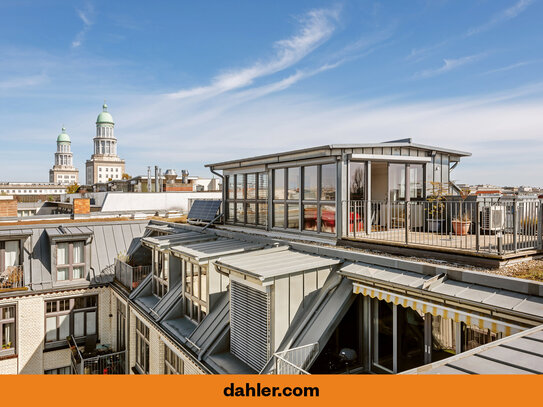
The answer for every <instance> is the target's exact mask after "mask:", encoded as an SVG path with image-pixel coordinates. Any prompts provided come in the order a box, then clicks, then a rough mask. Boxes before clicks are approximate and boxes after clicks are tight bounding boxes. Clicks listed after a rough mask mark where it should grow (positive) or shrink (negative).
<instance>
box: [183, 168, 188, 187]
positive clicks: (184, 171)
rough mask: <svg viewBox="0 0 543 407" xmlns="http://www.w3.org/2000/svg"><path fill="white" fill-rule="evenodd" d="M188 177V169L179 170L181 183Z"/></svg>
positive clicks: (186, 181)
mask: <svg viewBox="0 0 543 407" xmlns="http://www.w3.org/2000/svg"><path fill="white" fill-rule="evenodd" d="M188 177H189V171H188V170H181V182H182V183H183V184H187V183H188Z"/></svg>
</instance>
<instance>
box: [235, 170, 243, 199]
mask: <svg viewBox="0 0 543 407" xmlns="http://www.w3.org/2000/svg"><path fill="white" fill-rule="evenodd" d="M236 199H245V174H237V175H236Z"/></svg>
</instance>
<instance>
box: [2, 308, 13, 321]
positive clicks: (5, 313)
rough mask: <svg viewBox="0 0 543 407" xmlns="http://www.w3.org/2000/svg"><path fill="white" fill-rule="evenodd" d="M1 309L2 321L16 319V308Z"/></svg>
mask: <svg viewBox="0 0 543 407" xmlns="http://www.w3.org/2000/svg"><path fill="white" fill-rule="evenodd" d="M0 309H1V310H2V312H1V313H0V319H11V318H15V307H4V308H0Z"/></svg>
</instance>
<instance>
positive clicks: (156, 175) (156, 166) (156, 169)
mask: <svg viewBox="0 0 543 407" xmlns="http://www.w3.org/2000/svg"><path fill="white" fill-rule="evenodd" d="M155 192H158V165H155Z"/></svg>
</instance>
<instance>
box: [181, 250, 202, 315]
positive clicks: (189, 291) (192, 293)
mask: <svg viewBox="0 0 543 407" xmlns="http://www.w3.org/2000/svg"><path fill="white" fill-rule="evenodd" d="M183 273H184V276H185V293H184V295H185V306H184V309H185V315H186V316H187V317H188V318H190V319H192V320H193V321H196V322H200V321H201V320H202V319H204V318H205V316H206V315H207V267H201V266H198V265H196V264H193V263H191V262H189V261H187V260H183Z"/></svg>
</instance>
